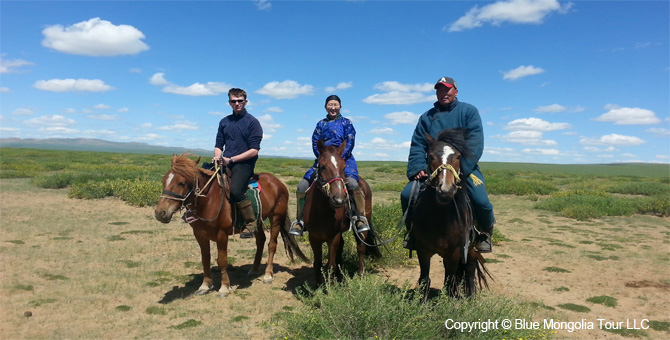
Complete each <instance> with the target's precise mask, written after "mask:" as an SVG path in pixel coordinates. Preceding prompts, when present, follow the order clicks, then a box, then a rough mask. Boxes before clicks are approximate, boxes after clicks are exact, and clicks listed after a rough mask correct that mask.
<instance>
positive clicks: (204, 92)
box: [163, 82, 232, 97]
mask: <svg viewBox="0 0 670 340" xmlns="http://www.w3.org/2000/svg"><path fill="white" fill-rule="evenodd" d="M231 87H232V86H230V85H228V84H226V83H219V82H207V83H204V84H201V83H195V84H192V85H189V86H178V85H173V84H171V85H167V86H165V87H164V88H163V92H166V93H174V94H181V95H184V96H194V97H198V96H215V95H218V94H220V93H224V92H225V93H227V92H228V90H230V88H231Z"/></svg>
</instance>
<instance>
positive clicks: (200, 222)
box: [155, 154, 308, 296]
mask: <svg viewBox="0 0 670 340" xmlns="http://www.w3.org/2000/svg"><path fill="white" fill-rule="evenodd" d="M199 161H200V158H198V160H197V161H194V160H192V159H190V158H188V157H187V155H185V154H182V155H180V156H177V155H173V156H172V167H171V169H170V170H169V171H168V172H167V173H166V174H165V176H163V180H162V182H163V194H162V195H161V197H160V200H159V201H158V205H157V206H156V210H155V217H156V219H157V220H158V221H160V222H163V223H169V222H170V220H171V219H172V215H173V214H174V213H175V212H177V211H180V210H182V209H186V210H187V211H186V213H185V214H184V215H185V217H188V218H187V219H186V220H187V221H188V222H189V224H190V225H191V227H192V228H193V235H194V236H195V239H196V240H197V241H198V245H200V255H201V257H202V269H203V272H204V279H203V282H202V285H201V286H200V288H199V289H198V291H197V293H198V294H205V293H207V292H209V290H210V289H211V288H212V272H211V268H210V259H211V254H210V244H209V242H210V241H214V242H216V248H217V250H218V257H217V264H218V266H219V269H220V270H221V288H220V289H219V294H220V296H226V295H228V294H229V293H230V291H231V290H230V278H229V277H228V271H227V267H228V237H229V235H231V234H233V232H234V230H233V228H234V227H233V220H234V219H233V216H232V213H233V210H232V209H231V204H230V202H229V201H228V197H229V196H230V191H229V188H228V187H227V186H226V187H225V188H222V187H221V186H220V185H219V182H218V181H217V180H216V178H215V176H216V173H215V172H213V171H210V170H205V169H202V168H200V167H199V166H198V162H199ZM226 177H227V176H226ZM258 177H259V180H258V183H259V184H260V187H261V191H260V195H259V196H260V200H261V204H262V215H261V216H262V218H260V219H259V220H258V224H259V228H258V230H257V231H256V233H255V235H256V256H255V258H254V264H253V266H252V268H251V270H250V271H249V274H250V275H256V274H259V269H260V265H261V257H262V256H263V246H264V243H265V240H266V237H265V232H264V230H263V221H264V220H265V219H266V218H267V219H269V220H270V225H271V227H270V242H269V243H268V260H267V261H268V262H267V266H266V267H265V276H264V277H263V282H264V283H271V282H272V280H273V272H272V269H273V268H272V267H273V266H272V264H273V262H274V256H275V252H276V250H277V236H278V235H279V234H280V233H281V235H282V239H283V240H284V248H285V250H286V253H287V254H288V256H289V257H290V258H291V260H293V255H294V254H295V255H297V256H298V257H299V258H300V259H302V260H303V261H305V262H308V260H307V257H305V255H304V254H303V253H302V251H301V250H300V248H299V247H298V244H297V243H296V241H295V238H294V237H293V236H292V235H289V234H288V227H289V225H290V220H289V217H288V213H287V211H288V198H289V194H288V189H286V186H285V185H284V184H283V183H282V182H281V181H279V179H277V178H276V177H274V176H273V175H271V174H268V173H260V174H258ZM221 182H222V183H224V184H225V183H226V182H227V181H226V179H224V180H223V181H221Z"/></svg>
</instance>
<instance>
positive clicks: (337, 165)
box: [316, 139, 347, 209]
mask: <svg viewBox="0 0 670 340" xmlns="http://www.w3.org/2000/svg"><path fill="white" fill-rule="evenodd" d="M346 145H347V141H346V140H345V141H344V142H342V144H340V146H338V147H337V148H335V147H334V146H332V145H329V146H326V143H324V141H323V140H321V139H319V140H318V141H317V143H316V147H317V150H318V151H319V158H318V164H317V166H318V167H317V169H316V171H317V185H318V186H319V189H320V190H321V191H322V192H323V193H324V194H325V195H326V196H327V197H328V198H329V200H330V205H331V207H333V209H337V208H340V207H342V206H343V205H344V204H345V203H346V201H347V188H346V185H345V183H344V167H345V166H346V163H345V162H344V159H342V152H343V151H344V148H345V147H346Z"/></svg>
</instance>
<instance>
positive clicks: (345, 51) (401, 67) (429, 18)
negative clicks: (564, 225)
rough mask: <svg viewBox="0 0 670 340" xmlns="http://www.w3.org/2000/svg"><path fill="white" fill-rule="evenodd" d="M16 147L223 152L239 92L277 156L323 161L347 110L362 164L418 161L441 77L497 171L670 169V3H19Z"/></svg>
mask: <svg viewBox="0 0 670 340" xmlns="http://www.w3.org/2000/svg"><path fill="white" fill-rule="evenodd" d="M0 15H1V17H0V101H1V103H0V136H1V137H3V138H8V137H19V138H54V137H58V138H100V139H105V140H110V141H118V142H144V143H149V144H154V145H163V146H175V147H186V148H190V149H196V148H203V149H207V150H210V149H213V146H214V139H215V135H216V129H217V126H218V122H219V120H220V119H221V118H222V117H223V116H225V115H227V114H229V113H230V112H231V108H230V106H229V105H228V104H227V91H228V89H229V88H230V87H240V88H243V89H245V90H246V91H247V93H248V95H249V97H248V99H249V104H248V106H247V109H248V110H249V112H251V113H252V114H253V115H254V116H256V117H257V118H258V119H259V120H260V121H261V124H262V126H263V129H264V135H265V136H264V139H263V142H262V144H261V152H260V153H261V155H265V156H270V155H278V156H291V157H312V156H313V155H312V151H311V147H310V137H311V134H312V131H313V129H314V126H315V124H316V122H317V121H318V120H319V119H321V118H323V117H325V114H326V113H325V110H324V107H323V106H324V100H325V98H326V97H327V96H328V95H330V94H338V95H339V96H340V97H341V98H342V106H343V108H342V113H343V115H344V116H346V117H348V118H350V119H351V120H352V121H353V122H354V126H355V128H356V130H357V138H356V147H355V149H354V155H355V156H356V158H357V159H359V160H394V161H406V160H407V154H408V151H409V140H410V137H411V134H412V131H413V130H414V127H415V124H416V122H417V119H418V117H419V116H420V115H421V114H422V113H423V112H425V111H426V110H428V109H429V108H430V107H431V106H432V103H433V102H434V101H435V92H434V90H433V84H434V83H435V81H436V80H437V79H439V78H440V77H442V76H449V77H452V78H454V79H455V80H456V81H457V83H458V88H459V96H458V97H459V100H460V101H463V102H468V103H471V104H473V105H475V106H476V107H477V108H478V109H479V111H480V114H481V117H482V120H483V122H484V131H485V143H486V147H485V150H484V155H483V156H482V161H493V162H535V163H559V164H572V163H615V162H663V163H668V162H670V52H669V51H670V48H669V46H668V44H669V42H670V37H669V35H670V33H669V32H670V27H669V19H668V18H669V16H670V9H669V2H668V1H572V2H567V1H555V0H507V1H497V2H494V1H280V0H269V1H265V0H262V1H202V2H198V1H188V2H187V1H143V2H140V1H119V2H116V1H73V2H66V1H34V2H33V1H2V2H1V3H0Z"/></svg>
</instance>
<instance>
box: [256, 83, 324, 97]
mask: <svg viewBox="0 0 670 340" xmlns="http://www.w3.org/2000/svg"><path fill="white" fill-rule="evenodd" d="M313 92H314V86H312V85H301V84H299V83H298V82H296V81H293V80H284V81H282V82H278V81H272V82H269V83H267V84H265V85H264V86H263V87H262V88H261V89H259V90H256V93H259V94H264V95H266V96H270V97H272V98H275V99H293V98H297V97H298V96H300V95H311V94H312V93H313Z"/></svg>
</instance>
